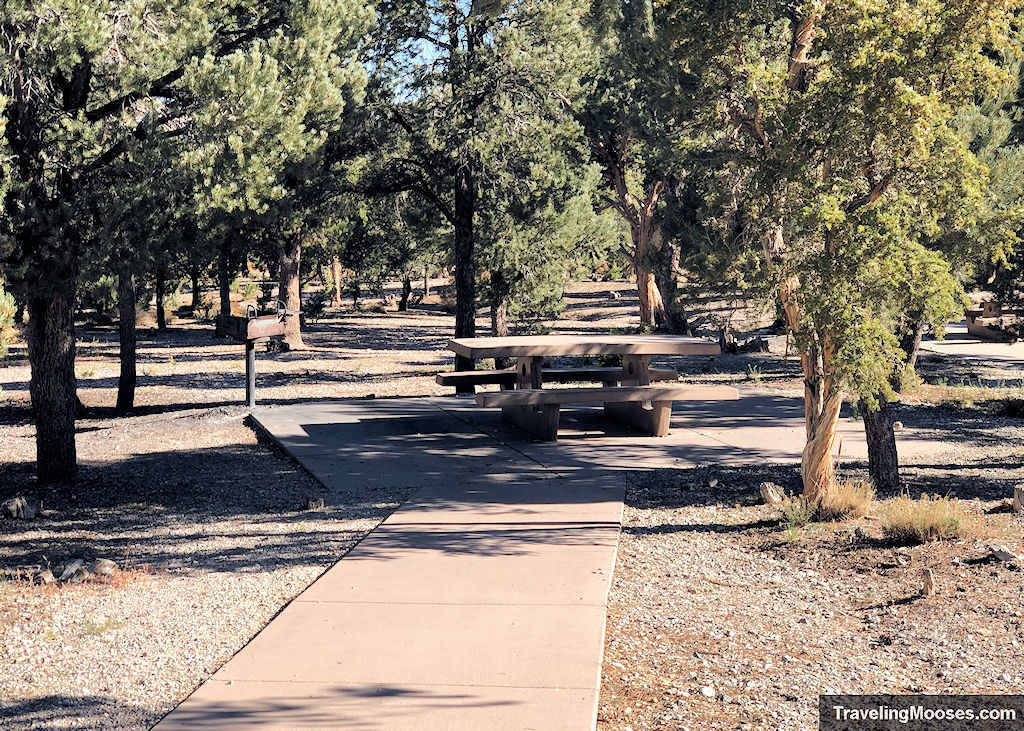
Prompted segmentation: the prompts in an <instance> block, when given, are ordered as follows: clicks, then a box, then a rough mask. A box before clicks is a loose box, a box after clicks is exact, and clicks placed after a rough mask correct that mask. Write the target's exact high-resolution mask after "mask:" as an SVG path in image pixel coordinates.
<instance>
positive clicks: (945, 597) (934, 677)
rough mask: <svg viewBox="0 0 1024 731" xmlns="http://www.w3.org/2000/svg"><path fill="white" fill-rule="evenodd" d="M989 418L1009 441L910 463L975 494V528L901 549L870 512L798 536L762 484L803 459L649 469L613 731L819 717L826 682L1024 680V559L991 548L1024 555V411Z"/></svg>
mask: <svg viewBox="0 0 1024 731" xmlns="http://www.w3.org/2000/svg"><path fill="white" fill-rule="evenodd" d="M984 422H985V423H984V425H983V424H981V423H978V424H976V425H975V426H976V427H977V428H978V429H979V430H980V429H981V428H986V429H988V430H989V431H990V432H991V431H998V432H999V436H1000V437H1001V438H1002V440H1003V441H1002V442H1001V444H1000V443H993V444H991V445H986V446H984V447H982V448H980V449H979V448H971V449H963V450H960V451H958V452H953V453H949V454H944V455H935V456H934V457H933V458H931V459H929V460H923V461H922V463H921V464H916V465H909V466H907V467H905V468H904V470H903V472H904V477H905V479H906V482H907V484H908V488H909V490H910V491H911V492H912V493H914V494H916V493H918V492H922V491H927V492H929V493H934V492H938V493H940V494H947V495H950V496H954V497H958V498H960V499H961V500H962V501H964V504H965V506H966V508H967V510H968V511H969V513H970V514H971V515H972V516H973V517H972V524H973V535H972V537H970V538H968V539H965V540H958V541H952V542H933V543H929V544H925V545H921V546H914V547H909V548H906V547H896V546H892V545H889V544H887V542H886V541H884V540H883V539H882V534H881V531H880V529H879V528H878V526H877V521H871V520H862V521H858V522H854V523H847V524H842V525H837V524H826V525H812V526H810V527H809V528H807V529H806V530H805V531H803V532H802V534H800V535H798V536H797V537H794V536H793V535H788V534H786V533H785V532H784V531H783V530H782V529H781V528H780V526H779V520H778V511H777V510H776V509H773V508H769V507H768V506H765V505H761V504H760V500H759V499H758V498H757V497H756V493H757V485H758V484H759V483H760V482H761V481H765V480H771V481H774V482H776V483H778V484H781V485H783V486H785V487H787V488H788V489H789V490H791V491H796V490H798V489H799V475H798V472H797V470H796V468H787V467H763V468H744V469H725V468H721V469H719V468H705V469H699V470H681V471H664V472H658V473H648V474H633V475H632V478H631V480H630V484H629V487H628V495H627V508H626V511H625V522H624V527H623V534H622V538H621V543H620V545H619V552H618V559H617V561H618V564H617V566H616V570H615V577H614V580H613V584H612V589H611V596H610V604H609V614H608V634H607V640H606V645H605V660H604V672H603V678H602V688H601V698H600V710H599V723H598V728H599V729H600V730H601V731H612V730H613V729H615V730H618V731H625V730H627V729H736V728H739V729H814V728H817V723H818V721H817V707H818V706H817V696H818V694H819V693H835V692H839V693H895V694H903V693H955V694H963V693H977V694H1018V693H1024V676H1022V670H1021V667H1022V660H1024V647H1022V645H1021V643H1022V642H1024V612H1022V607H1024V578H1022V577H1024V574H1022V572H1020V571H1019V570H1012V569H1011V568H1009V567H1008V566H1007V565H1004V564H1001V563H998V562H995V563H993V562H990V561H988V560H987V559H986V557H987V553H988V552H987V549H986V546H987V545H988V544H989V543H990V542H992V541H993V540H997V541H1001V542H1003V543H1005V544H1006V545H1008V546H1010V547H1012V548H1013V550H1014V551H1016V552H1018V553H1020V552H1021V528H1022V520H1021V518H1018V517H1017V516H1014V515H1012V514H1010V513H1008V512H1006V504H1007V500H1006V496H1007V495H1008V494H1012V487H1013V485H1015V484H1019V483H1021V482H1024V448H1022V446H1021V445H1022V444H1024V426H1021V425H1020V421H1019V420H1018V421H1017V423H1016V424H1013V423H1006V424H1002V425H999V426H997V427H995V428H993V426H992V424H991V419H984ZM856 468H857V466H856V465H854V466H851V467H850V468H849V469H848V470H847V471H848V472H849V473H850V476H859V475H861V474H862V473H863V470H858V469H856ZM713 479H717V480H718V481H719V483H718V484H717V485H716V487H715V488H710V487H708V484H709V482H710V480H713ZM883 497H888V496H883ZM924 568H930V569H932V571H933V572H934V576H935V580H936V584H937V586H938V590H939V594H938V595H936V596H934V597H930V598H927V599H925V598H921V597H920V596H918V594H919V591H920V588H921V572H922V569H924Z"/></svg>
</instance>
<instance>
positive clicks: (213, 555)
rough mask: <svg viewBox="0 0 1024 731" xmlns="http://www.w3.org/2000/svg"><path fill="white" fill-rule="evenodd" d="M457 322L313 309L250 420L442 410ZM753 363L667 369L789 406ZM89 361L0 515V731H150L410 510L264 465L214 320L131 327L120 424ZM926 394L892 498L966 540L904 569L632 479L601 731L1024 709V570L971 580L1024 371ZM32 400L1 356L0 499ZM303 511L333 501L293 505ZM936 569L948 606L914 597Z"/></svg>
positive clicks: (1013, 458)
mask: <svg viewBox="0 0 1024 731" xmlns="http://www.w3.org/2000/svg"><path fill="white" fill-rule="evenodd" d="M613 293H614V294H613ZM636 307H637V302H636V298H635V296H634V295H633V294H632V291H631V287H630V285H629V284H628V283H625V282H618V283H585V284H580V285H576V286H574V287H573V288H572V289H571V291H570V292H569V294H568V295H567V309H566V312H565V315H564V316H563V318H562V319H561V320H559V321H558V322H556V323H552V324H551V325H552V327H553V328H554V329H556V330H558V331H605V332H607V331H609V330H613V329H618V330H622V329H625V328H631V327H635V326H636V325H637V321H636V315H635V313H636ZM374 309H375V310H377V309H379V308H374ZM695 309H696V310H697V311H695V312H694V313H693V322H694V323H695V324H697V325H698V326H700V327H701V328H702V330H701V333H700V334H702V335H705V336H709V337H717V330H718V329H719V328H721V327H722V323H723V321H724V320H728V321H729V323H730V325H731V327H733V328H734V329H735V330H736V331H737V338H738V339H739V340H741V341H742V340H743V339H744V338H745V337H747V336H748V335H751V334H752V333H749V332H747V331H748V330H749V329H750V328H751V327H754V326H758V325H765V324H767V323H768V322H769V321H770V317H768V314H767V313H765V312H762V311H759V310H756V309H755V310H741V311H738V312H737V313H735V314H730V315H729V316H728V317H726V316H723V315H722V314H720V313H721V312H722V311H723V308H722V303H721V301H713V300H710V299H709V300H705V301H700V302H698V303H697V306H696V308H695ZM452 323H453V318H452V316H451V315H450V314H449V313H448V312H446V311H445V308H444V307H443V306H442V305H440V303H439V302H438V301H437V300H436V299H435V300H428V304H427V305H423V306H421V307H419V308H417V309H414V310H413V311H411V312H408V313H397V312H393V311H386V312H381V311H369V309H363V310H360V311H354V310H351V309H349V308H346V309H343V310H342V311H340V312H330V313H328V315H327V316H325V317H324V318H323V319H321V320H320V321H319V322H316V323H310V324H308V326H307V328H306V342H307V344H308V345H309V346H310V350H308V351H305V352H298V353H263V352H260V353H259V355H258V365H257V370H258V372H259V381H258V396H259V401H260V404H261V405H266V406H272V405H275V404H287V403H295V402H299V401H311V400H316V399H327V398H363V397H368V396H371V395H373V396H375V397H386V396H399V395H422V394H441V393H445V392H446V391H445V389H441V388H440V387H438V386H437V385H436V384H435V383H434V380H433V376H434V374H435V373H436V372H437V371H439V370H441V369H442V368H445V367H449V364H450V354H448V353H447V352H446V351H445V350H444V344H445V342H446V340H447V339H448V337H449V336H450V333H451V330H452ZM480 324H481V327H483V326H484V324H485V322H484V318H481V320H480ZM769 342H770V344H771V352H768V353H750V354H739V355H723V356H717V357H715V358H714V359H708V360H706V361H701V362H700V363H696V364H695V363H694V362H693V361H692V360H691V361H685V359H681V360H679V361H677V362H673V363H671V365H675V366H676V367H677V368H680V369H681V370H682V371H683V377H684V378H686V379H688V380H695V381H702V382H731V383H743V384H745V385H747V386H755V387H756V386H760V387H762V388H764V389H769V390H772V391H774V392H781V393H792V394H797V393H799V386H800V383H799V374H798V364H797V363H796V362H795V359H793V358H791V357H790V358H787V357H786V355H785V352H784V351H785V339H784V338H783V337H778V336H775V337H771V338H769ZM78 356H79V357H78V361H77V368H76V370H77V375H78V377H79V394H80V397H81V399H82V401H83V403H84V404H85V406H86V407H87V408H88V409H89V412H90V413H89V415H88V416H87V417H86V418H83V419H81V420H80V421H79V423H78V450H79V458H80V463H81V477H80V479H79V481H78V482H77V483H76V485H74V486H73V487H69V488H62V489H57V490H51V491H49V492H47V493H46V494H45V495H44V501H45V502H44V507H45V508H47V510H48V511H53V512H48V513H47V514H46V515H45V516H44V517H41V518H40V519H37V520H35V521H32V522H20V521H11V520H0V572H2V574H0V575H2V576H3V577H4V580H2V581H0V720H2V723H0V726H2V727H3V728H16V729H20V728H32V727H37V728H38V727H42V728H63V727H77V728H148V727H149V726H150V725H151V724H152V723H153V722H154V721H155V720H157V719H158V718H159V717H160V716H161V715H162V714H163V713H165V712H166V711H167V710H169V709H170V708H172V707H173V706H174V705H175V704H176V703H177V702H178V701H180V700H181V698H183V697H184V696H185V695H187V693H188V692H190V691H191V690H192V689H193V688H194V687H195V686H196V685H198V683H199V682H201V681H202V680H203V679H204V678H205V677H207V676H208V675H209V674H210V673H211V672H212V671H213V670H215V669H216V668H217V667H218V666H219V665H220V664H221V663H222V662H223V661H224V660H226V659H227V658H228V657H230V656H231V655H232V654H233V653H234V652H235V651H236V650H237V649H238V648H239V647H241V646H242V645H243V644H244V643H245V642H246V641H247V640H248V639H249V638H250V637H251V636H252V635H253V634H255V632H257V631H258V630H259V629H260V628H261V627H262V626H263V625H264V624H265V623H266V622H267V621H268V620H269V618H271V617H272V616H273V615H274V613H275V612H276V611H277V610H278V609H279V608H280V607H281V606H282V605H283V604H284V603H286V602H287V601H288V600H289V599H290V598H291V597H293V596H295V595H296V594H297V593H299V592H300V591H302V589H304V588H305V587H306V586H307V585H308V584H309V583H311V582H312V581H313V580H315V578H316V577H317V576H318V575H319V574H320V573H321V572H322V571H323V570H324V569H325V568H326V567H327V566H329V565H331V564H332V563H333V562H334V561H336V560H337V559H338V558H340V557H341V556H343V555H344V553H345V552H346V551H347V550H348V549H349V548H350V547H351V546H352V545H353V544H354V543H355V542H356V541H357V540H358V539H359V537H361V536H362V535H365V533H366V532H367V531H369V530H371V529H372V528H373V527H374V526H375V525H376V524H377V523H379V521H380V520H382V519H383V518H384V517H385V516H386V515H387V514H389V512H390V511H391V510H393V509H394V508H395V507H396V506H397V505H398V504H399V503H400V502H401V501H402V500H403V499H404V498H405V497H406V496H407V494H408V490H407V489H406V488H405V487H404V486H402V485H400V484H396V485H394V486H391V487H389V488H388V489H385V490H380V491H379V492H377V493H373V494H368V493H366V491H365V490H362V489H360V487H359V486H358V485H353V486H352V489H351V490H346V491H338V492H337V493H330V492H328V491H327V490H326V489H325V488H324V487H323V486H322V485H320V484H319V483H317V482H316V481H314V480H313V479H312V478H310V477H309V476H308V475H306V474H305V473H303V472H302V471H301V470H300V469H299V468H298V467H296V466H295V465H294V464H293V463H292V462H291V461H290V460H289V459H288V458H287V457H286V456H285V455H283V454H281V453H279V452H278V451H276V450H274V449H273V448H272V447H270V446H268V445H266V444H263V443H261V442H260V440H259V439H258V438H257V436H256V435H255V433H254V432H253V431H252V430H251V429H250V428H249V427H248V426H247V425H246V419H245V417H246V413H247V412H246V410H245V409H244V408H243V407H241V406H240V403H241V402H242V400H243V398H244V364H243V354H242V346H240V345H238V344H234V343H227V342H224V341H219V340H214V339H213V338H212V327H211V326H210V325H209V324H206V323H201V322H198V321H196V320H194V319H191V318H188V317H185V316H182V317H181V318H180V319H177V320H176V321H174V322H173V323H172V324H171V327H170V328H169V329H168V330H167V331H165V332H161V333H156V332H153V331H149V330H141V331H140V341H139V388H138V394H137V401H136V403H137V404H138V408H137V409H136V412H135V413H134V414H133V415H132V416H130V417H124V416H121V415H118V414H116V413H115V412H114V411H113V409H112V404H113V403H114V400H115V395H116V387H117V372H118V365H117V334H116V330H115V329H114V328H112V327H100V328H90V329H82V330H80V331H79V344H78ZM921 372H922V375H923V378H924V384H923V385H922V386H921V388H919V389H917V390H916V391H915V392H913V393H911V394H908V395H907V396H906V397H905V399H904V403H903V404H902V405H900V406H899V407H898V418H900V419H901V420H902V421H904V422H905V423H906V424H907V426H914V427H917V428H922V429H927V430H934V432H935V433H936V434H937V435H941V436H943V437H944V438H947V439H948V437H949V436H950V435H951V434H952V435H955V436H956V437H957V438H958V439H959V440H960V441H961V444H962V446H961V447H959V448H958V449H957V450H955V451H954V452H951V453H949V454H944V455H934V457H933V458H931V459H927V460H919V461H918V463H915V464H909V465H907V466H905V468H904V477H905V479H906V481H907V484H908V487H909V488H910V490H911V491H912V492H915V493H918V492H922V491H926V492H928V493H938V494H942V495H950V496H954V497H958V498H960V499H961V500H963V501H964V504H965V505H966V507H967V509H968V510H969V511H970V512H971V513H972V514H973V515H975V516H976V521H974V522H976V526H975V529H976V535H975V536H974V537H971V538H969V539H965V540H961V541H955V542H943V543H929V544H927V545H924V546H919V547H912V548H906V549H902V548H898V547H895V546H892V545H888V544H886V543H885V541H883V540H882V538H881V536H880V534H879V532H878V529H877V522H876V521H872V520H862V521H860V522H858V523H850V524H843V525H811V526H809V527H807V528H806V529H803V530H801V531H799V533H798V534H793V533H792V532H789V533H787V532H786V531H784V530H783V529H782V528H781V527H780V526H779V524H778V519H777V511H773V509H770V508H768V507H766V506H763V505H760V504H759V501H758V500H757V499H756V489H757V485H758V483H759V482H760V481H762V480H765V479H771V480H774V481H775V482H778V483H779V484H781V485H783V486H785V487H787V488H789V489H793V490H795V489H796V488H797V486H798V476H797V473H796V471H795V469H793V468H790V467H767V466H766V467H761V468H744V469H738V468H737V469H725V468H721V467H717V466H709V467H707V468H702V469H700V470H676V471H665V472H654V473H632V474H631V475H630V477H629V482H628V485H629V491H628V498H627V500H628V505H627V511H626V524H625V526H624V531H623V536H622V542H621V545H620V550H619V559H618V567H617V570H616V576H615V581H614V585H613V589H612V594H611V601H610V609H609V624H608V639H607V646H606V658H605V668H604V680H603V687H602V693H601V699H600V716H599V718H600V720H599V727H600V728H602V729H605V730H610V729H626V728H633V729H647V728H691V729H702V728H786V729H789V728H811V727H813V726H814V719H815V718H816V716H815V715H814V714H815V708H816V704H815V702H814V696H815V695H816V694H817V693H818V692H821V691H824V690H828V689H832V690H840V691H843V692H854V691H866V690H878V691H888V692H910V691H912V690H920V691H921V692H943V691H950V692H954V691H955V692H965V691H967V690H971V691H974V692H998V693H1010V692H1024V680H1022V677H1021V670H1020V667H1021V659H1022V656H1024V651H1022V650H1021V649H1020V647H1019V642H1024V637H1022V636H1021V616H1022V615H1021V607H1022V606H1024V605H1022V601H1021V599H1022V596H1021V591H1022V587H1024V583H1022V581H1021V579H1022V577H1024V573H1022V572H1015V571H1012V570H1011V569H1009V568H1007V567H1006V566H1005V565H1003V564H1000V563H989V562H987V561H985V560H984V558H983V557H984V554H985V546H986V545H987V544H988V543H989V542H991V541H992V540H996V539H998V540H1001V541H1004V542H1006V543H1008V544H1011V545H1013V546H1015V547H1016V548H1017V549H1018V550H1019V548H1020V539H1021V524H1020V521H1019V519H1018V518H1016V517H1015V516H1013V515H1012V514H1009V513H1006V512H999V511H1000V510H1001V509H1002V505H1003V502H1004V501H1005V498H1006V496H1007V495H1008V494H1010V493H1011V492H1012V487H1013V485H1014V484H1016V483H1018V482H1024V447H1022V445H1024V419H1021V418H1020V417H1021V414H1020V413H1019V412H1018V411H1016V410H1015V408H1014V407H1013V404H1014V403H1015V402H1014V401H1013V399H1019V398H1021V397H1022V396H1024V390H1022V386H1021V384H1022V383H1024V373H1022V372H1020V371H1017V370H1014V369H1013V368H1010V367H1007V366H1005V364H1004V366H1002V367H1000V368H994V367H988V366H982V365H979V364H977V363H974V362H967V361H959V360H955V359H951V358H946V357H941V358H940V357H938V356H926V357H925V358H924V360H923V362H922V366H921ZM28 379H29V369H28V365H27V362H26V359H25V353H24V348H23V347H21V346H19V345H17V344H16V345H15V347H13V348H12V351H11V357H10V358H8V359H7V360H6V361H4V362H2V363H0V388H2V389H3V390H2V391H0V500H3V499H6V498H8V497H11V496H13V495H17V494H25V493H27V492H28V493H31V492H34V491H35V487H34V484H33V477H32V473H33V464H32V460H33V455H34V432H33V428H32V426H31V423H30V418H29V417H30V414H29V409H28ZM845 468H846V469H847V470H848V471H849V472H850V474H862V473H863V466H862V465H846V466H845ZM713 479H717V480H718V483H717V484H716V486H715V487H714V488H712V487H709V482H710V481H711V480H713ZM880 497H882V498H889V497H891V496H880ZM311 498H312V499H323V500H324V507H323V508H316V509H314V510H308V509H306V508H307V503H308V501H309V500H310V499H311ZM858 529H859V530H858ZM97 557H104V558H110V559H112V560H115V561H116V562H117V563H118V564H119V565H120V566H121V568H122V569H125V571H124V572H123V573H122V574H121V575H120V578H119V579H118V580H117V581H116V582H111V583H106V584H100V583H85V584H79V585H64V586H61V587H60V588H39V587H37V586H30V585H29V584H28V583H27V582H26V580H25V579H24V578H23V577H24V575H25V573H26V572H31V571H37V570H39V569H40V568H43V567H46V566H49V567H51V568H52V569H54V570H55V573H59V572H60V570H61V569H62V568H63V566H65V565H66V564H67V563H68V562H69V561H71V560H73V559H75V558H83V559H87V560H89V561H91V560H92V559H94V558H97ZM925 567H928V568H932V569H933V571H934V573H935V576H936V581H937V584H938V586H939V594H938V595H937V596H935V597H931V598H928V599H917V598H915V595H916V593H917V591H918V590H919V588H920V572H921V569H922V568H925ZM708 689H710V692H709V691H708Z"/></svg>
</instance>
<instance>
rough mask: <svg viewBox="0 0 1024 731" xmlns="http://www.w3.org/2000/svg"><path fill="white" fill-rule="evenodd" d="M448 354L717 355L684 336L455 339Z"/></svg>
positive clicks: (708, 344)
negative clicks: (451, 352) (452, 352)
mask: <svg viewBox="0 0 1024 731" xmlns="http://www.w3.org/2000/svg"><path fill="white" fill-rule="evenodd" d="M448 350H451V351H454V352H455V354H456V355H461V356H463V357H465V358H523V357H531V356H534V357H544V356H551V355H580V356H585V355H718V354H719V353H721V352H722V351H721V348H719V347H718V344H717V343H713V342H710V341H708V340H702V339H701V338H690V337H683V336H681V335H598V334H595V335H516V336H512V337H507V338H456V339H455V340H450V341H448Z"/></svg>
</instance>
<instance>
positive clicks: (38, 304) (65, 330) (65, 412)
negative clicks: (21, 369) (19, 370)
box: [26, 288, 78, 484]
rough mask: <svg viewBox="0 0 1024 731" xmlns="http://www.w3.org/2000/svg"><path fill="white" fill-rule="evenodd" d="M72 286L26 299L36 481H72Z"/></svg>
mask: <svg viewBox="0 0 1024 731" xmlns="http://www.w3.org/2000/svg"><path fill="white" fill-rule="evenodd" d="M74 300H75V297H74V289H73V288H69V291H63V292H57V293H54V294H51V295H46V296H41V297H40V296H30V297H29V298H28V302H27V303H26V304H27V308H28V317H29V320H28V357H29V363H30V364H31V368H32V375H31V380H30V382H29V394H30V396H31V399H32V411H33V414H34V415H35V422H36V476H37V478H38V480H39V482H40V483H42V484H50V483H55V482H71V481H72V480H74V479H75V476H76V474H77V469H78V466H77V463H76V454H75V401H76V393H75V390H76V382H75V331H74V318H73V312H74Z"/></svg>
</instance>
